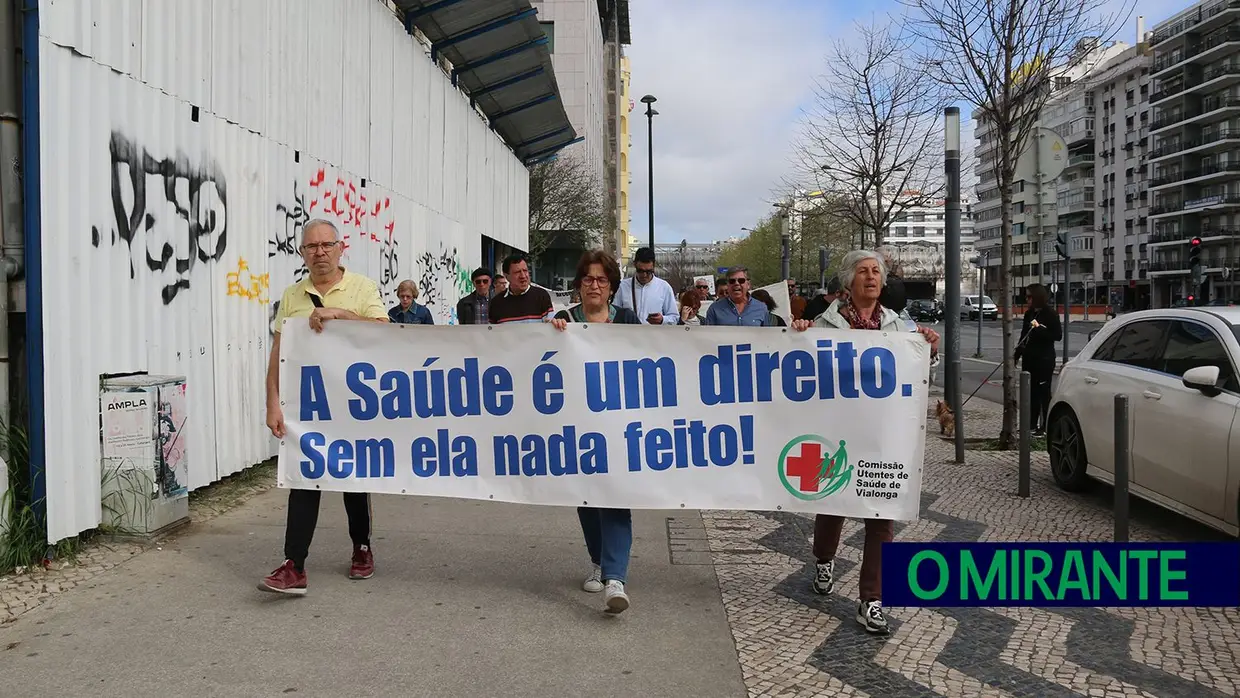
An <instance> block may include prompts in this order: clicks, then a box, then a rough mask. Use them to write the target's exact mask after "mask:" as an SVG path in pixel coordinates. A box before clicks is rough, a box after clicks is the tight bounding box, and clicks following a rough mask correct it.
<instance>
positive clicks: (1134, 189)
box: [1072, 25, 1154, 311]
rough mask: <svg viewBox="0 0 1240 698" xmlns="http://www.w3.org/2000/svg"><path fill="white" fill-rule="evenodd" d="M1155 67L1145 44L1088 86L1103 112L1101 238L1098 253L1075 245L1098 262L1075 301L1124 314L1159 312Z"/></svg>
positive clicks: (1098, 175)
mask: <svg viewBox="0 0 1240 698" xmlns="http://www.w3.org/2000/svg"><path fill="white" fill-rule="evenodd" d="M1137 32H1138V36H1140V35H1141V34H1142V33H1143V28H1142V27H1140V25H1138V30H1137ZM1153 62H1154V61H1153V55H1152V53H1151V51H1150V46H1149V43H1148V42H1146V41H1141V42H1138V44H1137V45H1136V46H1134V47H1132V48H1130V49H1128V50H1126V51H1124V52H1123V53H1122V54H1120V55H1119V56H1117V57H1115V58H1114V59H1112V60H1110V61H1108V62H1107V63H1105V64H1103V65H1102V66H1100V67H1099V68H1098V69H1097V70H1096V71H1095V72H1094V73H1093V74H1092V75H1091V76H1090V77H1089V78H1088V80H1087V90H1088V94H1090V95H1092V96H1093V103H1094V105H1095V107H1096V108H1097V110H1098V112H1097V117H1096V118H1097V125H1098V132H1097V137H1096V146H1095V153H1096V158H1097V159H1096V161H1095V163H1094V173H1095V181H1094V190H1095V191H1096V192H1097V195H1096V197H1095V198H1096V200H1097V202H1098V208H1097V211H1096V213H1095V220H1096V224H1097V231H1098V234H1097V236H1096V238H1095V239H1094V240H1093V242H1092V243H1091V244H1092V245H1093V248H1092V250H1085V249H1078V248H1077V246H1076V245H1075V244H1074V245H1073V249H1072V253H1073V255H1074V256H1076V255H1080V256H1081V258H1082V259H1084V258H1087V257H1092V259H1091V260H1090V266H1092V271H1090V272H1084V271H1082V278H1081V279H1080V281H1081V283H1082V285H1083V286H1084V288H1083V290H1082V293H1081V294H1080V295H1079V296H1077V295H1076V294H1074V300H1076V299H1077V298H1081V299H1083V300H1085V301H1086V302H1088V303H1091V304H1099V305H1109V306H1112V307H1114V308H1115V309H1117V310H1120V311H1125V310H1140V309H1144V308H1150V307H1153V305H1152V304H1153V298H1152V294H1151V278H1150V276H1149V250H1148V245H1149V243H1150V224H1149V220H1148V217H1149V208H1150V192H1149V171H1148V170H1149V167H1150V165H1149V162H1148V160H1147V158H1148V156H1149V151H1150V133H1149V132H1150V105H1149V94H1150V82H1151V76H1150V72H1151V70H1152V68H1153ZM1075 240H1076V238H1074V239H1073V242H1074V243H1075ZM1075 263H1076V261H1075V260H1074V264H1075ZM1083 266H1084V263H1083V262H1082V267H1083Z"/></svg>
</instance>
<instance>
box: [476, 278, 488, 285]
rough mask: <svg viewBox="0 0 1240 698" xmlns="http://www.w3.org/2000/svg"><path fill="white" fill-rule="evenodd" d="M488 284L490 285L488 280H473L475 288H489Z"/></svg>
mask: <svg viewBox="0 0 1240 698" xmlns="http://www.w3.org/2000/svg"><path fill="white" fill-rule="evenodd" d="M490 284H491V280H490V279H474V285H475V286H489V285H490Z"/></svg>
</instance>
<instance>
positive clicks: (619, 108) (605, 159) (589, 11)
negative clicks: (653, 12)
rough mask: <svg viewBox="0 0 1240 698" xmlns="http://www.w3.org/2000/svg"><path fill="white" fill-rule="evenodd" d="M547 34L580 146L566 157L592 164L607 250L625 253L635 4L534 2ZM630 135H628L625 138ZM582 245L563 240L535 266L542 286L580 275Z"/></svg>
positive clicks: (598, 0) (593, 0)
mask: <svg viewBox="0 0 1240 698" xmlns="http://www.w3.org/2000/svg"><path fill="white" fill-rule="evenodd" d="M531 4H532V5H533V6H534V8H535V9H537V11H538V20H539V23H540V24H541V25H542V29H543V33H544V34H546V35H547V38H548V46H549V47H550V50H551V64H552V67H553V69H554V70H555V78H556V82H557V83H558V85H559V88H560V96H561V99H562V101H563V103H564V109H565V111H566V112H567V114H568V119H569V122H570V123H572V125H573V127H574V129H575V130H576V131H577V135H578V137H579V139H580V140H581V142H580V143H576V144H574V145H570V146H568V147H567V148H564V149H563V150H561V151H560V152H559V155H558V157H579V158H584V159H585V161H586V163H587V165H588V166H589V172H590V176H591V177H592V179H593V181H594V186H595V187H596V189H597V191H598V193H599V196H600V198H601V199H602V201H603V204H604V206H605V207H606V210H607V211H609V212H610V216H609V218H610V220H609V221H608V224H607V225H606V227H605V228H604V230H603V235H604V239H603V240H601V243H602V247H603V248H604V249H608V250H610V251H611V252H613V253H615V254H617V255H621V256H622V252H623V250H624V248H625V247H626V245H624V244H623V243H624V242H625V241H627V237H622V236H621V234H620V229H621V225H622V221H624V220H626V219H627V216H626V215H623V214H622V208H623V209H625V210H627V208H628V202H627V200H625V199H626V197H627V184H626V185H625V186H623V187H622V186H621V182H622V181H624V180H625V179H626V178H627V176H628V174H627V171H624V172H622V170H625V168H627V147H624V151H626V152H625V153H622V152H621V151H622V144H624V142H625V138H627V130H628V123H627V122H628V109H629V107H628V103H627V101H625V98H624V92H625V76H624V74H623V70H624V68H623V66H624V46H627V45H628V44H629V41H630V32H629V3H628V0H531ZM622 131H623V132H624V134H623V135H622ZM580 256H581V247H580V245H579V244H576V243H575V242H572V241H569V239H568V238H567V237H565V238H556V239H555V241H554V242H553V243H552V244H551V246H550V247H549V248H548V249H547V250H546V251H544V252H543V253H542V254H541V255H540V256H539V259H538V260H537V263H536V264H535V272H534V280H535V282H536V283H539V284H542V285H544V286H547V287H549V288H555V289H559V288H562V287H564V286H565V285H566V284H567V281H566V280H571V279H572V277H573V269H574V268H575V266H576V263H577V260H578V259H579V258H580Z"/></svg>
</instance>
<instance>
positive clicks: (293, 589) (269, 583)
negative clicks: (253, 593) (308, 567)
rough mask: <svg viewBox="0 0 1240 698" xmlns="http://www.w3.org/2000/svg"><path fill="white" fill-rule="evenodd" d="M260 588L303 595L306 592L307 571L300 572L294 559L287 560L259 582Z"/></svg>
mask: <svg viewBox="0 0 1240 698" xmlns="http://www.w3.org/2000/svg"><path fill="white" fill-rule="evenodd" d="M258 588H259V591H270V592H274V593H276V594H296V595H298V596H301V595H303V594H305V593H306V573H305V572H298V571H297V568H296V567H294V566H293V561H292V560H285V561H284V564H283V565H280V566H279V567H277V568H276V570H275V571H274V572H272V573H271V574H269V575H267V577H266V579H264V580H263V581H261V582H259V584H258Z"/></svg>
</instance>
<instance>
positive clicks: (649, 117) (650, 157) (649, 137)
mask: <svg viewBox="0 0 1240 698" xmlns="http://www.w3.org/2000/svg"><path fill="white" fill-rule="evenodd" d="M646 161H647V163H648V170H647V174H648V177H647V179H649V180H650V191H649V202H648V203H649V204H650V251H651V252H654V106H653V103H647V104H646Z"/></svg>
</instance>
